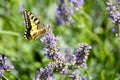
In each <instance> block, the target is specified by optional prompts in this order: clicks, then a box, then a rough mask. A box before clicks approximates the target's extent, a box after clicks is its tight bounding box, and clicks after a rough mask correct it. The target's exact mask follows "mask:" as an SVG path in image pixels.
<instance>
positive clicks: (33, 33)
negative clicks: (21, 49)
mask: <svg viewBox="0 0 120 80" xmlns="http://www.w3.org/2000/svg"><path fill="white" fill-rule="evenodd" d="M23 15H24V19H25V24H26V30H25V34H24V37H25V38H26V39H27V40H33V39H36V38H38V37H41V36H43V35H44V34H46V33H47V32H48V30H49V27H46V26H44V25H42V24H41V23H40V21H39V20H38V19H37V18H36V17H35V16H34V15H33V14H32V13H31V12H28V11H27V10H24V11H23Z"/></svg>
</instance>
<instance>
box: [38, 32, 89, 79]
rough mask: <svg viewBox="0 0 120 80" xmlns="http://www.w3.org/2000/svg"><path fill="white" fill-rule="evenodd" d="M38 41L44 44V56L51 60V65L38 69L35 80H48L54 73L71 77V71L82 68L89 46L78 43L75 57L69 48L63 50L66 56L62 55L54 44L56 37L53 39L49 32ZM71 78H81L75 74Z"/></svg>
mask: <svg viewBox="0 0 120 80" xmlns="http://www.w3.org/2000/svg"><path fill="white" fill-rule="evenodd" d="M40 40H41V41H42V42H43V43H44V44H45V48H44V51H45V52H44V56H46V57H47V58H49V59H51V60H52V63H51V64H49V65H48V66H47V67H45V68H40V70H39V71H38V75H37V77H36V80H49V78H51V77H52V75H53V73H54V72H56V71H57V72H59V73H60V74H69V75H70V76H71V70H74V69H78V68H79V67H81V68H84V65H85V63H86V60H87V57H88V54H89V52H90V49H91V46H89V45H87V44H85V43H80V45H79V47H78V48H77V49H76V50H75V55H73V54H71V52H70V49H69V48H67V49H66V50H65V53H66V54H65V55H63V54H62V53H61V51H60V48H59V47H58V45H57V43H56V41H57V40H58V37H55V36H54V34H53V33H52V31H51V30H50V31H49V32H48V34H46V35H45V36H43V37H42V38H41V39H40ZM67 55H68V56H67ZM72 78H73V80H77V79H78V78H79V79H80V78H81V76H80V75H79V74H78V73H75V75H74V76H73V75H72Z"/></svg>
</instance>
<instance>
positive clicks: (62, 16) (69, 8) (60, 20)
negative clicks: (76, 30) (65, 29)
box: [56, 0, 83, 25]
mask: <svg viewBox="0 0 120 80" xmlns="http://www.w3.org/2000/svg"><path fill="white" fill-rule="evenodd" d="M82 5H83V0H59V4H58V8H57V15H56V19H57V24H58V25H70V24H71V23H72V22H74V20H73V19H72V15H73V14H74V12H75V11H78V10H80V9H81V7H82Z"/></svg>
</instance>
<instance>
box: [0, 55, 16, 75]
mask: <svg viewBox="0 0 120 80" xmlns="http://www.w3.org/2000/svg"><path fill="white" fill-rule="evenodd" d="M13 68H14V67H13V66H11V65H8V64H7V57H5V56H3V55H0V77H2V76H3V73H4V71H7V72H9V71H11V69H13Z"/></svg>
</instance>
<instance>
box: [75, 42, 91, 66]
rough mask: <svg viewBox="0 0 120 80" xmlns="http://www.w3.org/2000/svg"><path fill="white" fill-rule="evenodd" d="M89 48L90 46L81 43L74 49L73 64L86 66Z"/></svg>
mask: <svg viewBox="0 0 120 80" xmlns="http://www.w3.org/2000/svg"><path fill="white" fill-rule="evenodd" d="M91 48H92V47H91V46H89V45H87V44H84V43H81V44H80V46H79V48H77V49H76V50H75V58H74V59H73V62H74V65H76V66H78V67H79V66H81V67H83V68H86V66H85V63H86V60H87V58H88V55H89V51H90V49H91Z"/></svg>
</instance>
